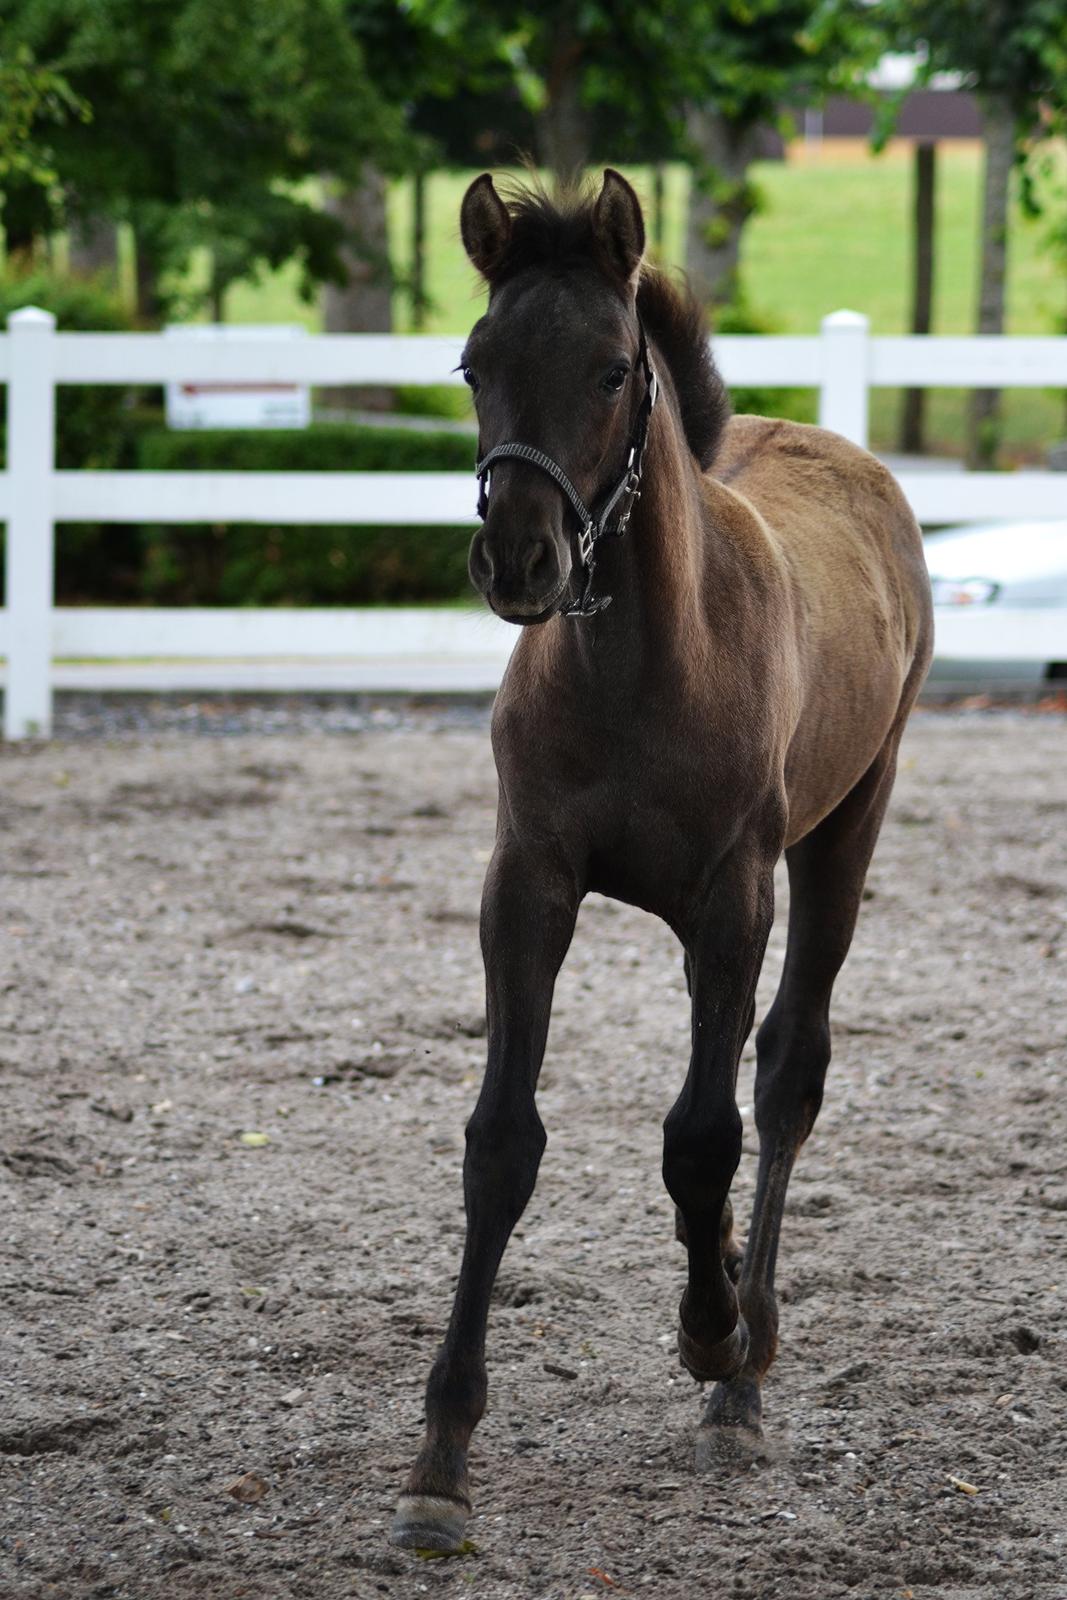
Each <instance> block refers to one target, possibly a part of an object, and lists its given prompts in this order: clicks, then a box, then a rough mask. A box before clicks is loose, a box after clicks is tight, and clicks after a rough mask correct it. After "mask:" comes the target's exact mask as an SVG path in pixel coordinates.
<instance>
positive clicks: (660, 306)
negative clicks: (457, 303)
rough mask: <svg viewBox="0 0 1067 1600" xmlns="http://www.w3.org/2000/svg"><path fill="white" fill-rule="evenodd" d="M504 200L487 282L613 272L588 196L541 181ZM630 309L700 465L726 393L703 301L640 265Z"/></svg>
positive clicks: (708, 458) (712, 443) (713, 442)
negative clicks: (662, 370)
mask: <svg viewBox="0 0 1067 1600" xmlns="http://www.w3.org/2000/svg"><path fill="white" fill-rule="evenodd" d="M505 199H506V202H507V208H508V211H509V213H510V215H511V233H510V235H509V237H508V241H507V243H506V245H505V246H504V249H503V251H502V253H501V255H500V257H499V259H498V260H497V261H496V262H494V264H493V271H492V283H493V286H494V287H496V286H497V285H499V284H500V283H502V282H504V281H506V280H507V279H508V278H513V277H515V275H516V274H517V273H519V272H523V271H525V270H526V269H527V268H529V267H543V268H547V269H548V270H550V271H557V272H560V271H567V270H570V269H575V268H581V267H589V266H590V265H591V264H592V265H597V266H600V267H601V268H602V269H604V270H606V271H607V272H608V274H609V276H614V274H613V273H612V271H611V263H610V261H607V260H606V259H605V256H604V252H603V250H602V248H601V245H600V243H599V240H598V238H597V233H596V228H595V225H594V218H593V211H594V206H595V204H596V200H595V196H594V195H592V194H590V193H588V192H587V191H585V190H582V189H572V190H570V191H567V192H565V193H564V194H563V196H562V197H561V198H560V199H558V200H557V199H555V198H553V197H552V196H550V195H548V194H546V193H545V192H544V190H543V189H540V188H513V189H511V190H510V191H508V192H506V194H505ZM637 311H638V315H639V316H640V318H641V321H642V323H643V325H644V328H645V332H646V333H647V335H648V337H649V339H650V340H651V341H652V342H653V343H654V344H656V345H657V346H658V348H659V350H660V352H661V354H662V356H663V358H664V360H665V361H666V363H667V367H668V369H669V371H670V375H671V380H672V382H673V384H674V388H675V392H676V394H677V396H678V406H679V410H680V412H681V419H682V426H683V428H684V430H685V437H686V442H687V443H688V445H689V448H690V450H691V451H692V453H693V455H694V456H695V457H696V460H697V463H698V465H699V466H700V469H701V471H707V469H708V468H709V467H710V466H711V464H712V462H713V461H714V459H715V455H716V452H717V450H718V447H719V442H720V440H721V438H722V432H723V429H724V428H725V426H726V423H727V421H728V420H729V416H730V397H729V394H728V392H727V389H726V385H725V384H724V383H723V380H722V377H721V376H720V374H719V369H718V368H717V367H716V365H715V361H714V359H713V357H712V354H711V349H710V346H709V344H708V324H707V319H706V317H705V315H704V311H703V308H702V306H701V305H700V303H699V301H698V300H697V299H696V297H695V295H693V294H692V292H691V291H690V290H689V288H688V287H687V286H686V285H685V284H684V283H681V282H677V281H675V280H674V279H672V278H670V277H668V276H667V274H666V273H665V272H662V271H661V270H660V269H659V268H657V267H651V266H648V265H645V266H642V268H641V276H640V278H639V280H638V285H637Z"/></svg>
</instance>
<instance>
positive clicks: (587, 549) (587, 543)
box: [578, 517, 596, 567]
mask: <svg viewBox="0 0 1067 1600" xmlns="http://www.w3.org/2000/svg"><path fill="white" fill-rule="evenodd" d="M595 543H596V535H595V533H594V532H593V519H592V517H590V519H589V521H588V522H587V523H586V524H585V527H584V528H580V529H579V531H578V559H579V561H580V562H581V563H582V566H583V567H587V566H588V565H589V558H590V556H591V555H592V554H593V546H594V544H595Z"/></svg>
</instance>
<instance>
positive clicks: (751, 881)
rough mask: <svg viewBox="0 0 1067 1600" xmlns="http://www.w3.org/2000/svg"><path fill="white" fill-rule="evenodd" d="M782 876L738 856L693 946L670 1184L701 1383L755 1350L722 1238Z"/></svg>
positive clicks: (684, 1345) (666, 1147) (690, 1358)
mask: <svg viewBox="0 0 1067 1600" xmlns="http://www.w3.org/2000/svg"><path fill="white" fill-rule="evenodd" d="M773 874H774V867H773V859H771V858H770V857H769V856H768V855H766V854H765V853H764V852H762V851H757V850H756V849H754V848H751V847H741V848H739V849H738V850H736V851H735V852H734V853H733V854H732V855H731V857H730V859H729V860H728V861H726V862H725V863H724V864H723V866H722V867H721V868H720V869H719V871H718V872H717V873H716V878H715V882H714V885H713V891H712V893H711V895H710V896H709V898H708V900H707V903H706V905H704V906H703V907H702V908H701V912H700V915H699V917H698V918H697V919H696V924H695V926H694V928H693V930H692V933H691V934H690V935H689V937H688V939H687V943H688V946H689V958H690V970H691V975H692V981H691V987H692V1000H693V1048H692V1057H691V1060H690V1065H689V1075H688V1077H687V1078H686V1081H685V1086H684V1088H683V1089H682V1092H681V1094H680V1095H679V1097H678V1099H677V1101H676V1102H675V1104H674V1105H673V1106H672V1107H671V1110H670V1112H669V1113H668V1115H667V1118H666V1121H665V1122H664V1126H663V1131H664V1140H663V1177H664V1181H665V1183H666V1185H667V1189H668V1191H669V1193H670V1195H671V1198H672V1199H673V1200H674V1203H675V1205H676V1207H677V1211H678V1235H679V1238H680V1239H682V1241H683V1242H684V1243H685V1245H686V1246H687V1248H688V1252H689V1281H688V1284H687V1286H686V1290H685V1293H684V1294H683V1296H682V1302H681V1306H680V1307H679V1321H680V1325H679V1329H678V1351H679V1355H680V1356H681V1359H682V1363H683V1365H684V1366H686V1367H687V1368H688V1369H689V1371H690V1372H691V1373H692V1374H693V1376H694V1378H697V1379H698V1380H700V1381H701V1382H703V1381H706V1380H709V1379H712V1378H730V1377H733V1376H734V1374H735V1373H737V1372H739V1371H740V1370H741V1368H742V1366H743V1364H744V1360H745V1353H746V1350H747V1346H748V1331H747V1329H746V1327H745V1324H744V1321H743V1320H742V1319H741V1318H740V1317H739V1315H738V1309H737V1295H736V1293H735V1290H734V1286H733V1283H732V1282H731V1280H730V1277H729V1276H728V1274H727V1271H726V1270H725V1268H724V1265H723V1249H722V1231H723V1224H724V1212H725V1209H726V1205H727V1197H728V1195H729V1192H730V1184H731V1181H732V1179H733V1176H734V1173H735V1172H736V1170H737V1165H738V1162H739V1161H740V1159H741V1118H740V1116H739V1114H738V1110H737V1102H736V1096H735V1086H736V1082H737V1065H738V1061H739V1059H740V1055H741V1047H742V1045H743V1044H744V1042H745V1038H746V1036H747V1034H748V1032H749V1030H750V1028H751V1026H752V1018H753V999H754V995H755V988H756V979H757V977H758V976H759V969H760V964H761V962H762V960H763V952H764V949H765V947H766V943H767V935H768V933H769V932H770V927H771V921H772V918H773V915H774V878H773Z"/></svg>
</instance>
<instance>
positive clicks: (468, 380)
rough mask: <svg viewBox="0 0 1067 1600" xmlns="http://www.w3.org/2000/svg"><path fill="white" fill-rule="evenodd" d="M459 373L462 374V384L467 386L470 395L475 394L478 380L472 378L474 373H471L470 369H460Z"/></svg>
mask: <svg viewBox="0 0 1067 1600" xmlns="http://www.w3.org/2000/svg"><path fill="white" fill-rule="evenodd" d="M460 371H461V372H462V373H463V382H464V383H465V384H466V385H467V387H468V389H469V390H470V392H471V394H477V393H478V380H477V378H476V377H475V376H474V373H473V372H472V371H471V369H470V367H461V368H460Z"/></svg>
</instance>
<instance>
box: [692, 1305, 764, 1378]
mask: <svg viewBox="0 0 1067 1600" xmlns="http://www.w3.org/2000/svg"><path fill="white" fill-rule="evenodd" d="M747 1355H748V1328H747V1327H746V1326H745V1319H744V1318H743V1317H738V1319H737V1324H736V1326H735V1327H734V1329H733V1331H732V1332H731V1333H728V1334H727V1336H726V1338H725V1339H720V1340H719V1341H718V1343H717V1344H698V1343H697V1341H696V1340H695V1339H691V1338H690V1336H689V1334H688V1333H686V1331H685V1328H684V1327H683V1326H682V1325H681V1324H679V1326H678V1357H679V1360H680V1361H681V1363H682V1366H683V1367H684V1368H685V1369H686V1371H687V1372H689V1373H691V1374H692V1376H693V1377H694V1378H695V1379H696V1380H697V1382H698V1383H711V1382H712V1381H713V1380H714V1379H715V1378H720V1379H724V1380H725V1379H727V1378H733V1377H736V1376H737V1374H738V1373H739V1372H740V1371H741V1368H742V1367H743V1366H744V1364H745V1358H746V1357H747Z"/></svg>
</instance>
